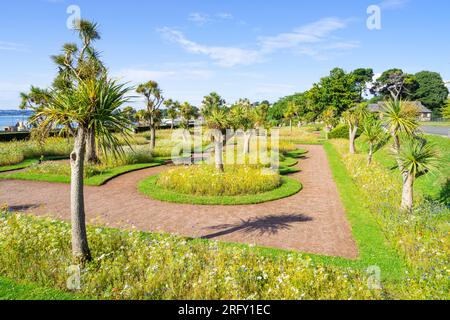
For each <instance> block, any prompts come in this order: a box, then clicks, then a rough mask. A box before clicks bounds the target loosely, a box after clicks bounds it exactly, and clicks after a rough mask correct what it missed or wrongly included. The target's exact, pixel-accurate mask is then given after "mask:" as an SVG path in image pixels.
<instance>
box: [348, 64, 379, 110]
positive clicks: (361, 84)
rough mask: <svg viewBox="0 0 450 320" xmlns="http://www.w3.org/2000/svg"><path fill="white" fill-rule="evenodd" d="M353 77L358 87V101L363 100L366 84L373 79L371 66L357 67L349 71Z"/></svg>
mask: <svg viewBox="0 0 450 320" xmlns="http://www.w3.org/2000/svg"><path fill="white" fill-rule="evenodd" d="M351 75H352V76H353V79H354V81H355V85H356V87H357V88H358V92H359V101H358V102H362V101H363V100H364V94H365V93H366V90H367V86H368V84H370V83H371V82H372V81H373V77H374V75H375V74H374V72H373V69H371V68H367V69H364V68H359V69H356V70H355V71H353V72H352V73H351Z"/></svg>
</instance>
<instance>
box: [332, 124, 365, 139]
mask: <svg viewBox="0 0 450 320" xmlns="http://www.w3.org/2000/svg"><path fill="white" fill-rule="evenodd" d="M349 132H350V128H349V126H348V124H340V125H338V126H337V127H336V128H334V129H333V130H332V131H331V132H330V133H329V134H328V139H349ZM361 134H362V131H361V129H359V130H358V132H357V134H356V137H359V136H361Z"/></svg>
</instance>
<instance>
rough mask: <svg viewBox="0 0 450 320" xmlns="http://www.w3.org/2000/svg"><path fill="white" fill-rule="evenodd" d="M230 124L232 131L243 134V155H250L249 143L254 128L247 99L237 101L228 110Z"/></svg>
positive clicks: (253, 119) (253, 116) (252, 116)
mask: <svg viewBox="0 0 450 320" xmlns="http://www.w3.org/2000/svg"><path fill="white" fill-rule="evenodd" d="M230 122H231V125H232V126H233V129H234V130H242V132H243V133H244V150H243V153H244V155H248V154H250V142H251V139H252V136H253V133H254V132H253V131H254V128H255V125H256V124H255V115H254V113H253V109H252V104H251V103H250V101H249V100H247V99H241V100H239V101H238V102H237V103H236V104H235V105H234V106H233V107H232V108H231V110H230Z"/></svg>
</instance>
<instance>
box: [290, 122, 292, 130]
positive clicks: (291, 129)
mask: <svg viewBox="0 0 450 320" xmlns="http://www.w3.org/2000/svg"><path fill="white" fill-rule="evenodd" d="M290 126H291V133H292V119H291V120H290Z"/></svg>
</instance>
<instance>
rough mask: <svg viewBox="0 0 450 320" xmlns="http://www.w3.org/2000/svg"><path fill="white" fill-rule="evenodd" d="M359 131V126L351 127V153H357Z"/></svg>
mask: <svg viewBox="0 0 450 320" xmlns="http://www.w3.org/2000/svg"><path fill="white" fill-rule="evenodd" d="M357 133H358V127H355V128H352V127H350V153H351V154H356V146H355V140H356V134H357Z"/></svg>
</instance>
